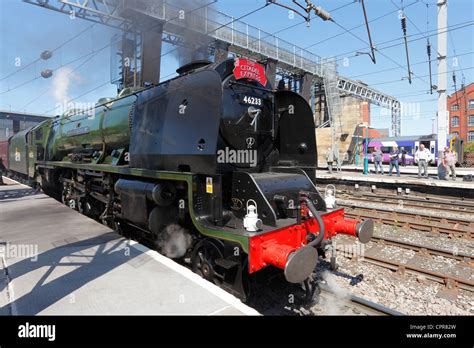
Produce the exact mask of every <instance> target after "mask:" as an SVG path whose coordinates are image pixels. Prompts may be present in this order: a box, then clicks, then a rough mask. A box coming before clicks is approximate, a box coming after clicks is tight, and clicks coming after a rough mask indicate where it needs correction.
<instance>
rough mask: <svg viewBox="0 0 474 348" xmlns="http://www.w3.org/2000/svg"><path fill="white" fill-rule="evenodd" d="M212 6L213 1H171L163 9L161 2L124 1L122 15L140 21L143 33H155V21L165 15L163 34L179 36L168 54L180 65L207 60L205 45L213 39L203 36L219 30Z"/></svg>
mask: <svg viewBox="0 0 474 348" xmlns="http://www.w3.org/2000/svg"><path fill="white" fill-rule="evenodd" d="M211 3H212V0H173V1H167V2H166V4H165V6H163V0H127V1H126V2H125V10H124V12H123V13H122V15H123V16H124V17H126V18H129V19H133V20H136V21H140V23H141V24H142V26H143V31H145V32H146V31H156V30H157V25H156V24H157V23H158V22H157V21H156V20H154V19H156V18H162V17H163V14H164V15H165V18H166V22H165V24H164V27H163V31H164V32H168V33H173V34H175V35H176V36H177V37H179V42H178V43H177V46H172V48H171V49H170V50H169V52H170V55H172V56H173V57H174V58H176V60H177V61H178V63H179V65H180V66H181V65H184V64H187V63H190V62H191V61H193V60H202V59H208V58H209V48H208V46H209V44H211V42H212V41H213V39H212V38H211V37H210V36H208V35H207V34H206V33H209V32H211V33H212V32H213V30H215V29H217V28H219V25H218V24H217V22H216V20H215V19H216V16H217V11H216V10H215V7H214V6H211V5H210V4H211ZM164 9H165V12H164V13H163V10H164ZM145 18H147V19H146V20H145ZM206 19H207V21H206Z"/></svg>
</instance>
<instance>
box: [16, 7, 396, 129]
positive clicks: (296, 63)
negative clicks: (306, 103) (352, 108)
mask: <svg viewBox="0 0 474 348" xmlns="http://www.w3.org/2000/svg"><path fill="white" fill-rule="evenodd" d="M23 1H24V2H26V3H29V4H33V5H37V6H41V7H43V8H45V9H49V10H54V11H58V12H61V13H64V14H67V15H69V16H70V17H71V18H82V19H86V20H89V21H92V22H95V23H99V24H103V25H107V26H110V27H114V28H117V29H120V30H122V31H123V32H124V33H126V35H129V36H130V33H131V34H132V35H131V37H132V38H133V39H132V41H133V42H134V44H135V47H136V50H135V53H134V54H135V58H136V57H139V58H140V59H138V60H137V59H135V61H136V63H135V67H134V69H135V78H134V79H131V80H130V81H132V82H127V81H124V85H123V86H122V87H124V86H126V85H127V83H131V84H133V85H136V84H143V83H145V82H151V83H157V82H159V65H160V64H159V60H158V59H159V58H160V56H161V47H160V48H159V49H158V53H157V52H147V51H146V49H145V48H146V45H145V44H146V42H151V41H154V42H156V40H157V39H158V38H159V40H160V45H161V41H165V42H170V43H172V44H177V43H178V44H182V40H181V37H182V36H183V33H184V32H185V31H192V32H195V33H198V34H200V35H203V36H205V37H210V38H212V39H213V42H214V47H213V49H214V50H215V52H216V55H217V54H219V52H218V51H219V50H221V51H223V53H222V52H220V54H221V55H222V54H223V55H224V57H225V55H226V53H228V52H231V53H233V54H236V55H240V56H248V57H254V58H256V59H258V60H262V61H267V65H268V64H270V65H271V64H274V65H275V66H274V67H273V69H270V71H271V70H273V75H275V74H276V65H277V64H278V67H279V69H280V71H286V72H288V73H290V74H292V75H295V76H301V88H300V92H301V93H302V94H303V96H305V98H307V99H308V100H309V99H310V95H311V91H312V90H313V86H314V84H316V83H317V82H320V81H324V80H326V81H329V80H332V79H333V78H332V76H331V77H330V78H329V80H328V76H325V71H332V70H333V69H332V68H331V69H329V68H327V67H324V66H323V65H324V63H322V61H321V58H320V57H319V56H317V55H316V54H314V53H312V52H309V51H308V50H305V49H304V48H302V47H299V46H297V45H295V44H293V43H290V42H288V41H285V40H283V39H281V38H279V37H278V36H276V35H273V34H271V33H268V32H265V31H264V30H261V29H260V28H257V27H254V26H252V25H249V24H248V23H245V22H243V21H241V20H236V19H235V18H234V17H232V16H229V15H226V14H224V13H222V12H219V11H217V10H216V9H214V8H213V7H212V4H206V5H205V6H201V7H197V8H196V9H191V10H190V11H187V13H184V15H183V10H182V9H181V8H179V7H177V6H176V5H173V4H171V3H170V2H167V1H166V0H161V1H159V0H157V1H143V0H132V1H130V0H23ZM150 23H153V25H152V26H151V27H152V29H153V30H152V31H154V33H153V34H152V35H151V37H148V38H147V37H143V36H150V34H149V33H148V30H145V29H149V28H150ZM124 35H125V34H124ZM144 43H145V44H144ZM141 50H143V52H142V51H141ZM157 54H158V56H156V55H157ZM147 61H148V62H154V65H155V66H157V67H155V68H152V67H149V65H151V64H146V62H147ZM145 65H147V68H145ZM139 69H140V70H141V72H140V78H137V77H136V75H137V71H138V70H139ZM145 70H147V71H148V73H147V74H146V75H145V76H143V75H144V71H145ZM150 71H151V72H150ZM335 76H336V79H337V83H336V84H334V85H335V87H336V88H337V90H338V91H339V93H340V94H346V95H347V94H349V95H351V96H355V97H358V98H362V99H364V100H367V101H369V102H370V103H373V104H376V105H379V106H382V107H386V108H389V109H390V110H391V111H392V135H394V136H398V135H400V134H401V117H400V102H399V101H398V100H397V99H395V98H394V97H391V96H389V95H387V94H384V93H381V92H379V91H377V90H375V89H373V88H370V87H369V86H367V85H364V84H363V83H361V82H358V81H352V80H350V79H348V78H344V77H341V76H338V75H337V73H336V75H335ZM331 84H332V83H331ZM333 87H334V86H333ZM331 90H332V92H331ZM331 93H332V94H331ZM326 94H327V98H328V99H330V100H332V101H333V105H337V104H338V103H337V98H338V97H339V96H338V95H337V96H335V95H334V88H329V89H328V90H326ZM328 107H329V108H328V111H329V112H330V113H332V115H331V116H330V118H331V120H332V126H333V127H335V123H337V122H336V119H338V118H339V117H341V115H340V108H339V109H338V108H337V107H336V108H333V109H332V110H331V105H329V106H328Z"/></svg>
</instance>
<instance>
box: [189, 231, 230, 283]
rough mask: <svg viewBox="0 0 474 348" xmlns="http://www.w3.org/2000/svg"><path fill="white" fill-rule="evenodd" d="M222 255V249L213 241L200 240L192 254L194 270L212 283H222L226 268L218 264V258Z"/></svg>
mask: <svg viewBox="0 0 474 348" xmlns="http://www.w3.org/2000/svg"><path fill="white" fill-rule="evenodd" d="M222 257H223V255H222V252H221V250H220V249H219V248H218V247H217V246H216V245H215V244H214V243H213V242H212V241H210V240H203V241H201V242H199V243H198V245H196V248H195V249H194V252H193V255H192V269H193V272H195V273H197V274H199V275H200V276H201V277H203V278H204V279H206V280H208V281H210V282H211V283H214V284H216V285H220V284H222V283H223V281H224V276H225V274H224V270H223V269H222V267H220V266H218V265H216V260H217V259H220V258H222Z"/></svg>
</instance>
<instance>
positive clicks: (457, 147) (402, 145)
mask: <svg viewBox="0 0 474 348" xmlns="http://www.w3.org/2000/svg"><path fill="white" fill-rule="evenodd" d="M462 143H463V141H462V139H460V138H459V136H457V135H456V134H450V135H448V139H447V143H446V146H449V147H450V148H451V149H453V150H454V151H455V152H456V153H457V154H458V157H459V156H462V154H463V151H462ZM420 144H424V145H425V148H427V149H428V150H430V152H431V155H432V161H431V162H430V164H431V165H437V163H438V151H437V148H438V140H437V137H436V134H430V135H418V136H416V135H409V136H400V137H387V138H372V139H369V148H368V157H369V162H370V163H374V156H373V155H372V153H373V152H374V151H375V148H376V147H378V148H380V149H381V150H382V152H383V153H384V156H383V163H388V162H389V161H390V155H389V154H390V151H391V150H392V147H393V146H395V145H396V146H398V149H399V150H400V151H405V164H406V165H413V164H415V152H416V151H417V150H418V148H419V146H420ZM364 146H365V142H364ZM461 162H462V159H461V158H458V163H461Z"/></svg>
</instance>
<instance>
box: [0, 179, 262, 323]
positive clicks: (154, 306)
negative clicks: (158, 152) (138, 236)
mask: <svg viewBox="0 0 474 348" xmlns="http://www.w3.org/2000/svg"><path fill="white" fill-rule="evenodd" d="M4 181H5V183H7V185H5V186H0V314H1V315H37V314H40V315H43V314H45V315H74V314H79V315H80V314H85V315H86V314H87V315H104V314H112V315H122V314H123V315H126V314H132V315H134V314H143V315H145V314H157V315H181V314H182V315H258V312H257V311H255V310H254V309H252V308H250V307H248V306H246V305H245V304H243V303H242V302H241V301H240V300H238V299H237V298H236V297H234V296H232V295H230V294H229V293H227V292H226V291H224V290H222V289H220V288H218V287H217V286H215V285H213V284H211V283H209V282H207V281H205V280H204V279H202V278H201V277H199V276H198V275H197V274H195V273H193V272H192V271H191V270H189V269H187V268H185V267H183V266H181V265H179V264H177V263H176V262H174V261H172V260H170V259H168V258H166V257H164V256H162V255H161V254H159V253H158V252H156V251H154V250H150V249H148V248H147V247H145V246H143V245H141V244H138V243H136V242H133V241H128V240H127V239H124V238H123V237H121V236H120V235H119V234H118V233H116V232H114V231H112V230H111V229H109V228H108V227H106V226H104V225H101V224H99V223H97V222H95V221H93V220H91V219H89V218H87V217H85V216H83V215H81V214H79V213H78V212H76V211H73V210H71V209H69V208H67V207H65V206H64V205H62V204H61V203H59V202H57V201H56V200H54V199H52V198H50V197H48V196H46V195H44V194H41V193H37V192H35V191H33V190H32V189H31V188H29V187H28V186H24V185H21V184H18V183H16V182H14V181H11V180H9V179H5V178H4Z"/></svg>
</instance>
